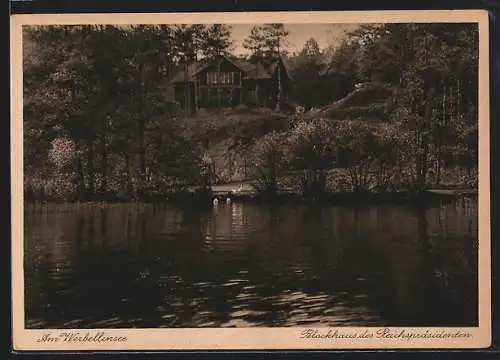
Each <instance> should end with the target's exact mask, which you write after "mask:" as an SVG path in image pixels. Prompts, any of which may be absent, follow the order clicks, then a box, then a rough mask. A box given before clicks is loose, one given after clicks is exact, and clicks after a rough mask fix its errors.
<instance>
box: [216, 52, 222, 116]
mask: <svg viewBox="0 0 500 360" xmlns="http://www.w3.org/2000/svg"><path fill="white" fill-rule="evenodd" d="M221 61H222V60H221V59H220V58H218V59H217V75H216V76H217V79H216V84H217V108H218V109H220V107H221V94H220V65H221Z"/></svg>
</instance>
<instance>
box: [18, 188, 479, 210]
mask: <svg viewBox="0 0 500 360" xmlns="http://www.w3.org/2000/svg"><path fill="white" fill-rule="evenodd" d="M477 196H478V191H477V189H465V188H464V189H426V190H424V191H423V192H422V193H420V194H413V193H411V192H410V191H392V192H380V193H374V192H373V193H371V192H366V193H356V192H338V193H325V194H323V195H321V196H318V197H306V196H303V195H301V194H295V193H281V194H277V195H274V196H266V195H263V194H257V193H249V192H246V193H241V194H235V193H229V192H227V191H218V192H216V191H212V192H208V193H200V194H197V193H192V192H185V193H173V194H170V195H165V196H163V195H152V196H147V197H143V198H137V199H132V198H122V199H119V198H107V199H106V198H104V199H103V198H99V197H96V198H95V199H90V200H84V201H82V200H78V201H68V200H63V199H61V200H55V199H51V200H48V199H47V200H25V201H24V203H25V205H44V204H82V205H84V204H85V205H103V204H124V203H145V204H146V203H147V204H176V205H184V206H188V207H193V206H194V207H196V206H200V207H204V206H213V200H214V199H217V200H218V202H219V204H226V202H227V199H229V202H230V203H254V204H262V205H307V204H311V205H312V204H318V205H333V206H335V205H339V206H347V205H405V204H409V205H412V204H423V203H424V204H425V203H432V202H436V201H438V202H439V201H446V200H450V201H454V200H455V201H456V200H461V199H464V198H477Z"/></svg>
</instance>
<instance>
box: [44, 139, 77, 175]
mask: <svg viewBox="0 0 500 360" xmlns="http://www.w3.org/2000/svg"><path fill="white" fill-rule="evenodd" d="M51 145H52V148H51V149H50V151H49V160H50V161H51V162H52V163H53V164H54V165H55V166H56V167H57V168H58V169H62V168H64V167H66V166H68V165H70V164H72V162H73V160H74V158H75V156H76V144H75V142H74V141H73V140H72V139H70V138H67V137H61V138H56V139H54V140H53V141H52V143H51Z"/></svg>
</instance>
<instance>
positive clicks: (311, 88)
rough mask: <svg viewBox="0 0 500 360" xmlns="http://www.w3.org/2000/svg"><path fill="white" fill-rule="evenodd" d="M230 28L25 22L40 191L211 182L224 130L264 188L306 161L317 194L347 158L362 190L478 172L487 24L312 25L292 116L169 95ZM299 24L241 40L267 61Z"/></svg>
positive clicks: (29, 141) (80, 195)
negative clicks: (187, 111) (190, 64)
mask: <svg viewBox="0 0 500 360" xmlns="http://www.w3.org/2000/svg"><path fill="white" fill-rule="evenodd" d="M230 34H231V28H230V27H229V26H226V25H209V26H205V25H168V26H167V25H157V26H152V25H148V26H146V25H134V26H123V27H117V26H101V25H88V26H43V27H42V26H41V27H29V28H26V29H25V34H24V54H25V55H24V118H23V121H24V163H25V184H26V186H25V189H26V191H27V194H28V197H37V196H39V197H43V198H66V199H76V200H88V199H93V198H97V197H100V198H106V199H110V198H124V199H131V198H134V197H135V198H137V197H147V196H151V195H155V194H157V195H164V194H167V193H170V192H172V191H179V190H183V189H186V188H188V187H191V186H204V187H206V186H208V185H209V184H210V183H211V182H213V181H215V180H216V179H217V178H218V174H217V169H215V168H214V164H213V163H207V161H208V160H207V150H208V149H209V148H210V146H212V145H213V144H211V143H213V142H214V141H223V140H225V139H229V140H228V143H229V145H228V148H226V149H225V151H226V152H232V151H233V150H234V149H239V151H240V152H241V153H243V154H244V156H243V157H244V159H245V162H248V163H249V164H250V166H249V169H248V170H249V171H248V174H247V175H248V177H250V178H251V179H253V180H255V181H256V184H257V185H258V186H257V187H258V189H259V190H261V191H263V192H266V193H276V192H278V191H280V190H282V188H283V185H282V183H283V181H282V178H283V177H287V176H288V177H290V176H292V177H293V176H295V180H293V181H294V182H295V183H296V184H297V183H298V184H300V191H301V192H302V193H303V194H306V195H311V196H316V195H320V194H321V193H323V192H325V191H327V190H328V188H329V182H331V179H329V177H331V173H332V171H333V170H335V169H339V168H341V169H344V170H345V171H344V172H343V175H344V177H343V178H342V180H339V179H336V180H335V181H337V183H338V182H341V183H342V184H343V185H342V188H343V189H350V190H353V191H385V190H388V189H397V188H401V187H410V188H412V189H415V190H417V191H420V190H422V189H424V188H425V187H427V186H429V185H439V184H440V183H442V182H443V178H444V173H445V172H446V171H448V170H449V169H455V168H458V167H460V168H463V169H466V171H465V173H463V174H462V177H465V179H462V180H461V181H458V180H457V182H462V183H466V184H468V185H475V182H476V180H477V171H476V169H477V161H478V150H477V128H478V113H477V107H478V93H477V89H478V29H477V25H474V24H384V25H362V26H360V27H359V28H358V29H357V30H356V31H354V32H351V33H349V34H347V36H346V38H345V39H344V41H343V42H342V43H341V44H338V45H336V46H335V47H332V48H330V49H327V51H322V50H321V49H320V48H319V46H318V43H317V42H316V40H315V39H309V40H308V41H307V42H306V44H305V45H304V48H303V49H302V50H301V51H300V52H299V53H298V54H296V55H295V56H292V57H291V58H290V59H289V60H290V62H291V63H292V64H293V69H292V73H291V75H292V78H293V81H294V91H293V101H294V102H295V103H297V104H298V105H300V107H298V108H297V111H296V113H295V114H294V115H292V116H286V115H284V114H268V115H266V114H265V113H259V114H257V115H254V116H253V117H252V115H251V114H247V115H245V116H247V117H249V118H251V120H249V121H246V120H245V121H243V120H238V119H236V120H235V121H233V122H232V123H231V124H227V123H224V124H215V122H214V121H213V122H210V121H205V120H204V121H203V123H202V125H200V126H199V128H194V127H193V126H191V125H190V126H191V128H190V126H186V123H185V122H184V121H183V119H182V118H181V117H180V116H179V114H178V113H177V108H176V106H175V104H172V103H170V102H169V101H167V98H166V92H167V91H166V88H165V87H166V81H165V79H166V77H167V76H168V75H169V74H170V73H171V71H172V69H174V68H176V67H177V66H178V65H179V64H182V63H184V62H186V61H189V60H194V59H199V58H202V57H210V56H214V55H218V54H223V53H228V52H230V50H231V47H232V41H231V40H230ZM287 36H288V31H287V30H286V29H285V28H284V27H283V25H281V24H267V25H258V26H255V27H254V28H253V29H252V31H251V34H250V35H249V37H248V39H247V40H246V41H245V42H244V46H245V47H246V48H247V49H248V50H249V51H250V54H249V57H250V58H251V59H255V60H259V61H261V60H264V61H270V59H272V58H273V57H274V58H275V57H276V56H277V55H278V54H280V53H281V54H283V53H285V52H286V37H287ZM346 95H347V96H346ZM234 113H235V114H238V112H237V111H236V109H235V112H234ZM223 117H224V118H226V119H227V118H229V117H228V116H223ZM241 118H244V116H243V115H241ZM283 119H285V120H286V121H285V122H284V121H283ZM193 129H194V130H193ZM266 134H267V135H266ZM235 151H236V150H235ZM245 166H246V165H245ZM40 192H43V194H39V193H40Z"/></svg>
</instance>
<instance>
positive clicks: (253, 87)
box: [170, 56, 291, 113]
mask: <svg viewBox="0 0 500 360" xmlns="http://www.w3.org/2000/svg"><path fill="white" fill-rule="evenodd" d="M170 83H171V85H172V86H173V88H174V91H173V95H174V99H173V100H175V101H176V102H178V103H179V105H180V108H181V109H182V110H184V111H186V112H189V113H196V112H197V110H198V109H200V108H229V107H235V106H238V105H240V104H245V105H247V106H249V107H269V108H275V107H276V104H277V101H278V98H279V96H278V94H280V86H279V84H280V83H281V101H286V100H287V98H288V96H289V92H290V89H291V80H290V76H289V74H288V70H287V68H286V66H285V63H284V61H283V60H282V59H279V60H278V61H276V62H275V63H274V64H272V65H271V66H270V67H269V68H265V67H264V66H262V65H261V64H251V63H248V62H246V61H242V60H240V59H231V58H229V57H226V56H220V57H218V58H215V59H213V60H210V61H206V60H205V61H203V62H198V63H193V64H190V65H187V66H182V65H181V66H180V67H179V69H178V71H177V73H176V74H174V76H173V78H172V79H171V81H170Z"/></svg>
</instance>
